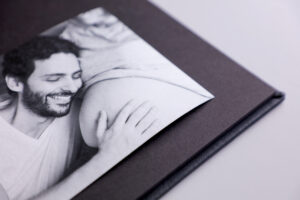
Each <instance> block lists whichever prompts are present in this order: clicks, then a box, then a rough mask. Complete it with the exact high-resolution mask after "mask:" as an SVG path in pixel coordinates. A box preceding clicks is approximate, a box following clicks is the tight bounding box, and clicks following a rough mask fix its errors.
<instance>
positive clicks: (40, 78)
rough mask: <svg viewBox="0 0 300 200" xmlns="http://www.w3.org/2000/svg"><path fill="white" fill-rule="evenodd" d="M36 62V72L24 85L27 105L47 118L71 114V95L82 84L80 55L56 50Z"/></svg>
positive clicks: (23, 94) (24, 97)
mask: <svg viewBox="0 0 300 200" xmlns="http://www.w3.org/2000/svg"><path fill="white" fill-rule="evenodd" d="M34 64H35V69H34V71H33V73H32V74H31V75H30V76H29V77H28V79H27V82H26V83H25V84H24V90H23V93H22V102H23V103H24V105H25V106H26V107H27V108H28V109H30V110H32V111H33V112H34V113H37V114H39V115H41V116H44V117H61V116H64V115H66V114H68V113H69V111H70V106H71V102H72V97H73V96H74V95H75V94H76V93H77V91H78V90H79V89H80V88H81V86H82V80H81V69H80V66H79V62H78V59H77V57H76V56H75V55H74V54H71V53H55V54H52V55H51V56H50V57H49V58H48V59H45V60H36V61H35V62H34Z"/></svg>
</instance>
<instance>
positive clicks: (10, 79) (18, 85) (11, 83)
mask: <svg viewBox="0 0 300 200" xmlns="http://www.w3.org/2000/svg"><path fill="white" fill-rule="evenodd" d="M5 82H6V85H7V87H8V88H9V89H10V90H11V91H13V92H17V93H19V92H23V89H24V83H23V82H22V81H20V79H19V78H16V77H14V76H10V75H6V76H5Z"/></svg>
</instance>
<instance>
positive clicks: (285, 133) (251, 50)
mask: <svg viewBox="0 0 300 200" xmlns="http://www.w3.org/2000/svg"><path fill="white" fill-rule="evenodd" d="M152 2H153V3H154V4H156V5H157V6H158V7H160V8H161V9H163V10H165V11H166V12H167V13H169V14H170V15H171V16H173V17H174V18H175V19H176V20H178V21H180V22H181V23H183V24H184V25H185V26H186V27H188V28H189V29H190V30H192V31H193V32H194V33H196V34H197V35H199V36H200V37H201V38H203V39H205V40H206V41H208V42H209V43H210V44H212V45H213V46H215V47H216V48H218V49H219V50H221V51H222V52H223V53H225V54H226V55H227V56H229V57H231V58H232V59H233V60H235V61H236V62H238V63H240V64H241V65H242V66H244V67H245V68H247V69H248V70H249V71H251V72H253V73H254V74H256V75H257V76H258V77H260V78H261V79H263V80H265V81H266V82H267V83H269V84H271V85H272V86H274V87H276V88H277V89H279V90H281V91H284V92H285V93H286V100H285V101H284V102H283V103H282V104H281V105H279V107H277V108H276V109H275V110H273V111H272V112H270V113H269V114H268V115H267V116H265V117H264V118H263V119H261V120H260V121H259V122H257V123H256V124H255V125H253V126H252V127H251V128H249V129H248V130H247V131H245V132H244V133H243V134H242V135H241V136H239V137H238V138H237V139H235V140H234V141H233V142H232V143H231V144H229V145H228V146H227V147H226V148H224V149H223V150H222V151H221V152H219V153H218V154H217V155H215V156H214V157H213V158H211V159H210V160H209V161H207V162H206V163H205V164H204V165H202V166H201V167H199V168H198V169H197V170H196V171H195V172H193V173H192V174H191V175H190V176H188V177H187V178H185V179H184V180H183V181H182V182H181V183H179V184H178V185H177V186H176V187H174V188H173V189H172V190H171V191H170V192H168V193H167V194H166V195H164V196H163V198H162V199H163V200H182V199H188V200H190V199H203V200H219V199H225V200H227V199H228V200H241V199H243V200H269V199H270V200H299V199H300V117H299V115H300V77H299V76H300V1H298V0H264V1H260V0H243V1H240V0H227V1H220V0H184V1H183V0H152Z"/></svg>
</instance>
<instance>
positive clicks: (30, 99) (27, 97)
mask: <svg viewBox="0 0 300 200" xmlns="http://www.w3.org/2000/svg"><path fill="white" fill-rule="evenodd" d="M66 96H71V100H70V102H68V103H65V104H56V105H54V106H56V107H59V109H55V108H53V105H51V104H49V102H48V99H49V98H52V99H53V98H55V97H58V98H59V97H66ZM73 96H74V93H71V92H61V93H49V94H43V93H39V92H32V91H31V90H30V88H29V87H28V86H25V87H24V92H23V98H22V101H23V103H24V105H25V106H26V107H27V108H28V109H29V110H31V111H32V112H34V113H36V114H38V115H41V116H43V117H63V116H65V115H67V114H68V113H69V112H70V108H71V103H72V99H73Z"/></svg>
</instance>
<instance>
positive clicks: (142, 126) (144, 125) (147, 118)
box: [136, 107, 157, 134]
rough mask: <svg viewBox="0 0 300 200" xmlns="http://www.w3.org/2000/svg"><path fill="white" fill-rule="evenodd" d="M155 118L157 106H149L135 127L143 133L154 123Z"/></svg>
mask: <svg viewBox="0 0 300 200" xmlns="http://www.w3.org/2000/svg"><path fill="white" fill-rule="evenodd" d="M156 119H157V108H155V107H150V109H148V112H147V113H146V114H145V115H144V116H143V118H142V119H141V120H140V121H139V122H138V124H137V125H136V128H137V129H138V130H139V131H140V132H141V133H142V134H143V133H145V132H146V131H147V130H148V129H149V128H150V127H151V126H152V125H153V124H154V122H155V121H156Z"/></svg>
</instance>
